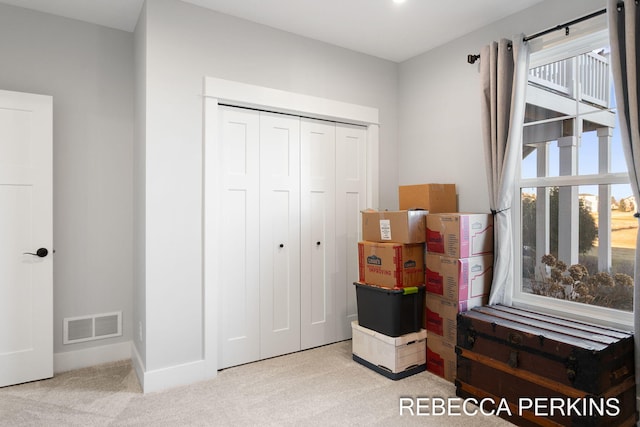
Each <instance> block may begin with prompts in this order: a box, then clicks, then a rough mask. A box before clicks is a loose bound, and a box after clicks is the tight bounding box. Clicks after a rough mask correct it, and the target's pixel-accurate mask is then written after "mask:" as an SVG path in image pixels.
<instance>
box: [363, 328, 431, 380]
mask: <svg viewBox="0 0 640 427" xmlns="http://www.w3.org/2000/svg"><path fill="white" fill-rule="evenodd" d="M351 329H352V333H353V341H352V345H353V360H355V361H357V362H359V363H361V364H363V365H365V366H367V367H369V368H371V369H373V370H375V371H376V372H378V373H380V374H382V375H384V376H386V377H388V378H391V379H394V380H395V379H400V378H404V377H407V376H409V375H413V374H415V373H418V372H421V371H424V370H426V362H427V360H426V355H427V331H426V330H424V329H421V330H420V331H419V332H411V333H409V334H406V335H401V336H399V337H389V336H387V335H384V334H381V333H380V332H376V331H373V330H371V329H367V328H365V327H362V326H360V325H359V324H358V321H356V320H354V321H353V322H351ZM363 362H364V363H363Z"/></svg>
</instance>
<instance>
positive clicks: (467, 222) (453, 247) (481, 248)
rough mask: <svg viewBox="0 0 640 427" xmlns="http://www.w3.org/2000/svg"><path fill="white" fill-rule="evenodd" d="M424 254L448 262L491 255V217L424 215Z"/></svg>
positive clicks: (482, 215)
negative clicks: (448, 260)
mask: <svg viewBox="0 0 640 427" xmlns="http://www.w3.org/2000/svg"><path fill="white" fill-rule="evenodd" d="M426 240H427V251H429V252H433V253H439V254H445V255H447V256H450V257H452V258H469V257H472V256H478V255H485V254H491V253H493V216H492V215H491V214H466V213H465V214H462V213H453V214H429V215H427V236H426Z"/></svg>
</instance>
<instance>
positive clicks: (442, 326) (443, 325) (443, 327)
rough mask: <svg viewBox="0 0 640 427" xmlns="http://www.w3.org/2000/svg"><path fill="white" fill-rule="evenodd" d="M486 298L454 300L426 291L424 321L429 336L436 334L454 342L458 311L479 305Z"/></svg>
mask: <svg viewBox="0 0 640 427" xmlns="http://www.w3.org/2000/svg"><path fill="white" fill-rule="evenodd" d="M486 300H487V298H486V297H485V298H483V297H478V298H472V299H468V300H464V301H458V302H454V301H449V300H448V299H444V298H442V297H439V296H438V295H435V294H430V293H429V292H427V296H426V301H425V311H426V312H425V317H424V323H425V329H426V330H427V331H429V337H432V336H433V335H436V334H437V335H440V336H441V337H444V339H445V340H447V341H449V342H456V334H457V321H458V319H457V317H458V313H460V312H464V311H467V310H469V309H471V308H473V307H478V306H481V305H483V304H484V302H485V301H486Z"/></svg>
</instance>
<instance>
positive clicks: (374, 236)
mask: <svg viewBox="0 0 640 427" xmlns="http://www.w3.org/2000/svg"><path fill="white" fill-rule="evenodd" d="M426 216H427V212H426V211H374V210H366V211H362V240H367V241H370V242H385V243H424V241H425V239H426V237H427V236H426V232H425V230H426V226H425V217H426Z"/></svg>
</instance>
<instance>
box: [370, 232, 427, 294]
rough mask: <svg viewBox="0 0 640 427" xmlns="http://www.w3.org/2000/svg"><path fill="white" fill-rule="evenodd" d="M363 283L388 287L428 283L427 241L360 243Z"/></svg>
mask: <svg viewBox="0 0 640 427" xmlns="http://www.w3.org/2000/svg"><path fill="white" fill-rule="evenodd" d="M358 267H359V279H358V281H359V282H361V283H366V284H370V285H377V286H383V287H387V288H404V287H409V286H419V285H424V279H425V275H424V244H423V243H417V244H410V245H403V244H400V243H378V242H359V243H358Z"/></svg>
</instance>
